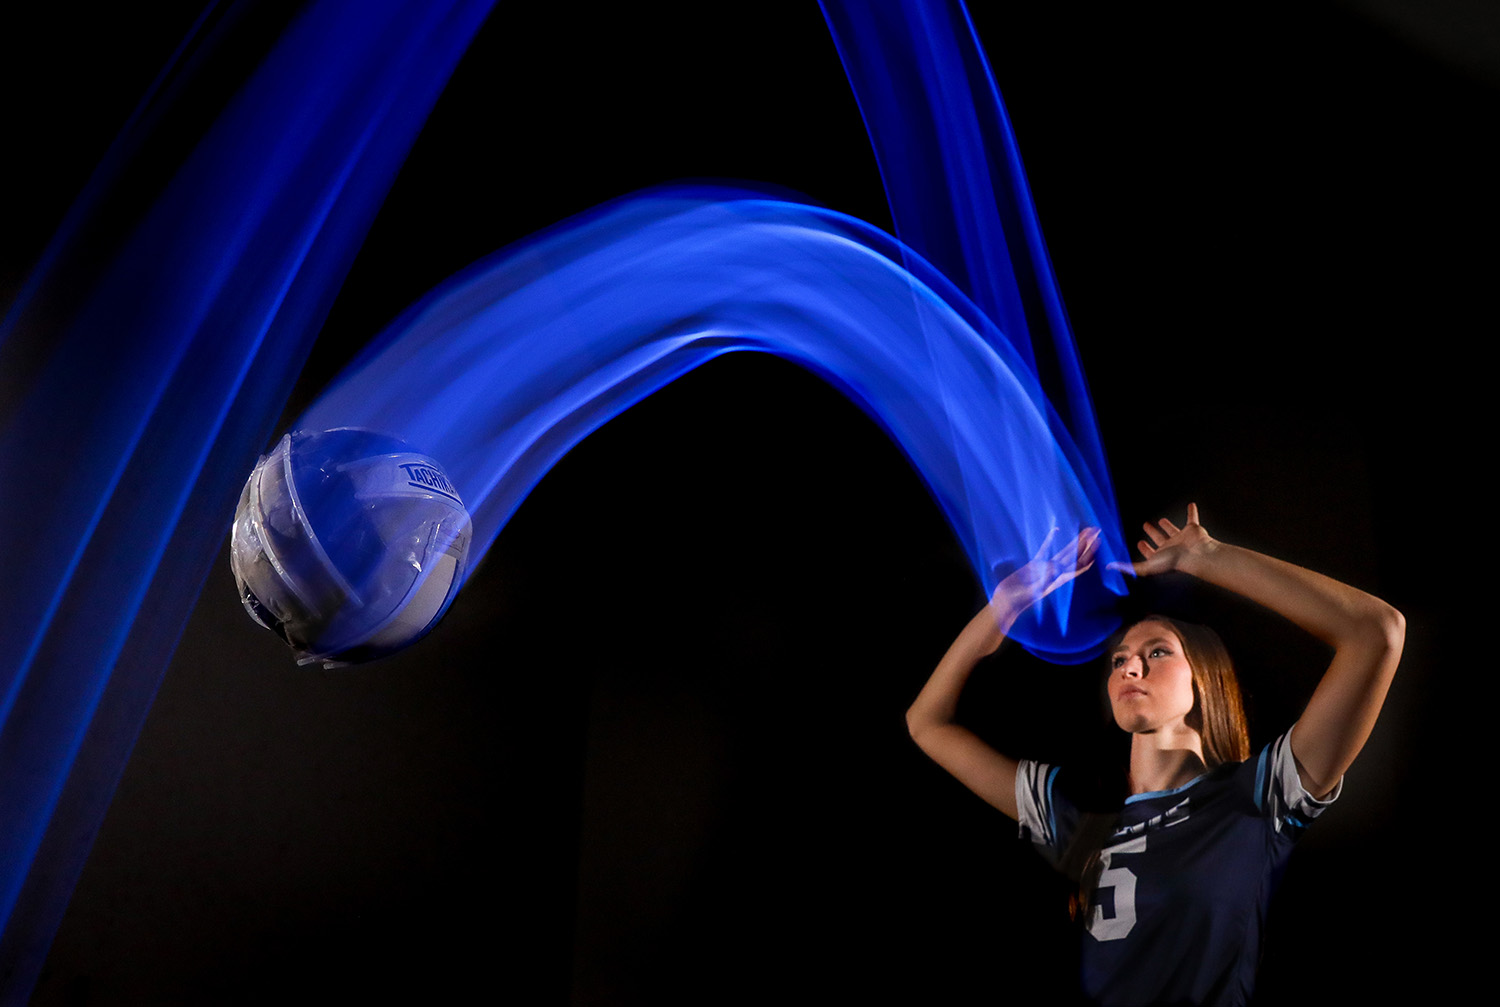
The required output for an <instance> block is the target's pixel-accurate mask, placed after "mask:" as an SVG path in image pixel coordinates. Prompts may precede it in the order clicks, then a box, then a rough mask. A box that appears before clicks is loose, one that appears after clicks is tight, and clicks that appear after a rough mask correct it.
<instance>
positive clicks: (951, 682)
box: [906, 528, 1099, 818]
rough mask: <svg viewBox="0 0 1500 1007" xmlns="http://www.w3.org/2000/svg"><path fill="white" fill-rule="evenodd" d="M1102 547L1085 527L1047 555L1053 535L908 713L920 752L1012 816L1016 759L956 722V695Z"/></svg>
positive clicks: (974, 623) (998, 594) (953, 649)
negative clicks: (1025, 616)
mask: <svg viewBox="0 0 1500 1007" xmlns="http://www.w3.org/2000/svg"><path fill="white" fill-rule="evenodd" d="M1055 533H1056V529H1054V534H1055ZM1098 541H1099V531H1098V529H1096V528H1086V529H1084V530H1083V531H1082V532H1081V533H1079V536H1078V538H1077V539H1076V540H1075V541H1073V542H1070V543H1068V545H1066V546H1065V547H1063V549H1061V550H1060V551H1058V552H1057V553H1056V554H1055V555H1051V556H1049V555H1048V552H1049V550H1050V548H1051V543H1052V535H1048V536H1047V540H1046V541H1045V542H1043V543H1042V547H1041V549H1040V550H1039V551H1038V552H1037V554H1036V556H1035V557H1034V558H1033V559H1032V560H1031V562H1029V563H1027V564H1026V565H1025V566H1023V567H1021V568H1020V569H1018V570H1016V571H1015V572H1014V573H1012V574H1011V575H1010V576H1009V577H1007V578H1005V580H1003V581H1001V583H1000V586H999V587H998V588H996V589H995V594H994V597H992V598H991V599H990V603H989V604H988V605H986V606H985V607H984V608H983V609H982V610H981V611H980V613H979V614H978V615H976V616H975V617H974V618H973V619H972V620H970V622H969V624H968V625H967V626H965V627H964V630H963V632H961V633H959V634H958V639H956V640H954V641H953V645H952V646H950V647H949V648H948V652H947V653H946V654H944V655H943V659H942V660H941V661H939V662H938V666H937V668H936V670H934V671H933V673H932V676H931V677H930V678H928V679H927V684H926V685H924V686H923V687H922V691H921V692H919V693H918V694H917V698H916V700H915V701H914V702H913V703H912V704H911V709H909V710H907V711H906V727H907V730H908V731H910V732H911V736H912V740H913V741H915V742H916V743H917V745H918V746H919V747H920V748H921V749H922V751H924V752H926V753H927V754H928V755H929V756H931V758H932V760H933V761H934V762H936V763H937V764H938V765H940V766H942V767H943V768H944V769H946V770H947V771H948V772H950V773H952V774H953V775H954V776H955V777H957V779H958V780H959V782H960V783H962V784H963V785H964V786H966V787H968V788H969V789H970V790H972V791H974V793H976V794H978V795H979V796H980V797H982V798H984V799H985V800H986V801H988V802H989V803H990V804H992V805H994V806H995V807H997V808H999V809H1000V810H1001V811H1003V812H1005V813H1006V814H1007V815H1009V816H1010V817H1012V818H1015V817H1016V816H1017V809H1016V760H1015V759H1012V758H1010V757H1009V756H1006V755H1002V754H1001V753H999V752H997V751H995V750H994V749H993V748H991V747H990V746H989V745H987V744H985V743H984V742H983V741H981V740H980V738H979V736H978V735H976V734H975V733H974V732H972V731H970V730H969V729H968V728H966V727H962V726H960V725H959V724H958V723H957V722H955V720H954V717H955V715H956V714H957V711H958V697H959V694H960V693H961V692H963V688H964V685H965V683H967V682H968V680H969V675H970V673H971V672H973V670H974V666H975V665H977V664H978V663H979V659H980V658H982V657H986V656H988V655H990V654H993V653H994V652H995V651H996V650H997V649H999V647H1000V644H1001V643H1002V642H1004V640H1005V637H1006V635H1007V634H1009V633H1010V628H1011V626H1013V625H1015V622H1016V620H1017V619H1018V618H1020V616H1021V614H1022V613H1023V612H1025V611H1026V610H1027V609H1028V608H1030V607H1031V606H1032V605H1034V604H1036V603H1037V602H1038V601H1040V600H1041V599H1043V598H1045V597H1046V596H1047V595H1049V594H1051V593H1052V592H1053V591H1055V590H1057V589H1058V588H1059V587H1061V586H1062V585H1063V584H1066V583H1067V582H1068V581H1070V580H1072V579H1073V578H1075V577H1077V576H1078V575H1079V574H1082V573H1083V572H1084V571H1086V570H1088V568H1089V567H1091V566H1093V565H1094V550H1095V546H1096V545H1097V544H1098Z"/></svg>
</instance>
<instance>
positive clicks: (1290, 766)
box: [1018, 730, 1344, 839]
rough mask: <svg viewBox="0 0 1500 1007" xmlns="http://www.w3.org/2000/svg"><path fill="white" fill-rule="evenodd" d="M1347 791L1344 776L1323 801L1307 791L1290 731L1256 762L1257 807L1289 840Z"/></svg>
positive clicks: (1264, 749) (1265, 750)
mask: <svg viewBox="0 0 1500 1007" xmlns="http://www.w3.org/2000/svg"><path fill="white" fill-rule="evenodd" d="M1018 785H1019V784H1018ZM1343 789H1344V780H1343V778H1342V777H1340V778H1339V782H1338V784H1337V785H1336V786H1335V787H1334V788H1333V793H1331V794H1329V795H1328V796H1327V797H1325V798H1323V799H1322V800H1319V799H1317V798H1315V797H1313V796H1312V795H1311V794H1309V793H1308V792H1307V790H1306V789H1305V788H1304V787H1303V786H1302V777H1301V776H1299V775H1298V774H1297V760H1296V759H1295V758H1293V757H1292V732H1291V731H1290V730H1288V731H1287V732H1286V733H1285V734H1283V735H1282V736H1281V737H1279V738H1277V739H1276V740H1275V741H1273V742H1271V743H1270V744H1269V745H1267V746H1266V747H1265V748H1263V749H1261V752H1260V756H1259V758H1257V759H1256V766H1255V801H1256V805H1257V806H1258V807H1259V808H1260V811H1261V814H1263V815H1265V816H1266V817H1267V818H1268V819H1270V820H1271V823H1272V825H1273V827H1274V828H1275V829H1276V831H1277V832H1278V833H1280V834H1282V835H1284V836H1286V837H1288V838H1289V839H1297V838H1299V837H1300V836H1301V835H1302V833H1303V832H1305V831H1307V827H1308V826H1309V825H1311V824H1312V822H1313V819H1315V818H1317V817H1318V816H1319V815H1321V814H1322V813H1323V811H1324V809H1326V808H1327V807H1328V806H1329V805H1330V804H1332V803H1333V802H1334V801H1336V800H1338V796H1339V794H1340V793H1342V792H1343Z"/></svg>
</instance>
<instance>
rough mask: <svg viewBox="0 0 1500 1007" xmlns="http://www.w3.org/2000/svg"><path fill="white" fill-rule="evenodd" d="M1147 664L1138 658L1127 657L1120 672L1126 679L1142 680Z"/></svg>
mask: <svg viewBox="0 0 1500 1007" xmlns="http://www.w3.org/2000/svg"><path fill="white" fill-rule="evenodd" d="M1145 668H1146V666H1145V664H1144V663H1143V662H1142V661H1141V659H1140V658H1138V657H1127V658H1126V659H1125V663H1124V664H1122V665H1121V666H1120V671H1121V672H1122V673H1123V674H1124V676H1125V677H1126V678H1140V677H1141V675H1142V674H1143V673H1144V671H1145Z"/></svg>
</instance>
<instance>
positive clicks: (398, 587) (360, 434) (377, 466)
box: [230, 428, 471, 665]
mask: <svg viewBox="0 0 1500 1007" xmlns="http://www.w3.org/2000/svg"><path fill="white" fill-rule="evenodd" d="M470 534H471V532H470V523H469V514H468V511H467V510H465V509H464V505H463V501H462V500H461V499H460V498H459V495H458V491H457V490H456V489H455V488H454V486H453V483H452V481H451V480H450V479H449V478H448V475H447V473H446V472H444V471H443V468H442V466H441V465H439V464H438V463H437V461H436V460H434V459H432V458H430V457H428V456H427V455H424V454H421V453H420V452H417V451H414V450H413V449H412V447H411V446H410V445H408V444H406V443H405V442H404V441H402V440H399V439H398V438H395V437H390V436H387V435H385V434H378V433H374V432H372V431H369V430H359V429H352V428H345V429H338V430H325V431H321V432H309V431H296V432H293V433H289V434H287V435H286V436H285V437H283V438H282V439H281V441H280V442H279V443H278V444H277V445H276V447H275V448H273V449H272V450H271V452H270V453H269V454H267V455H264V456H263V457H262V458H261V459H260V461H259V462H258V463H257V464H256V466H255V469H254V471H252V472H251V473H250V479H249V481H248V482H246V483H245V489H244V492H243V493H241V494H240V502H239V507H238V508H237V509H236V511H235V516H234V531H233V535H232V538H231V543H230V564H231V566H232V567H233V568H234V578H235V582H236V583H237V584H238V585H239V591H240V600H241V602H243V603H244V606H245V609H246V611H248V612H249V613H250V616H251V617H252V618H253V619H254V620H255V621H256V622H258V623H260V624H261V625H262V626H264V627H266V628H267V629H269V630H271V631H272V632H273V633H275V634H277V635H278V636H280V637H281V638H282V639H283V640H285V641H286V642H287V643H288V644H289V645H290V646H291V648H292V649H293V650H294V651H296V653H297V658H298V663H300V664H308V663H311V662H314V661H322V662H323V663H324V664H325V665H338V664H352V663H356V662H359V661H368V660H371V659H373V658H376V657H380V656H381V655H383V654H388V653H390V652H392V651H395V650H399V649H401V648H402V647H405V646H406V645H407V644H410V643H412V642H413V641H415V640H417V639H418V638H420V637H421V636H423V635H425V634H426V633H427V631H428V630H430V629H431V628H432V627H433V626H434V625H435V624H436V623H437V621H438V620H439V619H441V618H442V616H443V613H444V612H446V611H447V610H448V606H449V605H450V604H451V603H452V601H453V597H454V595H455V594H457V592H458V588H459V586H460V585H461V584H462V583H463V575H464V567H465V562H466V560H467V558H468V552H469V539H470Z"/></svg>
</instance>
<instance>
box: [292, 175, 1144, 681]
mask: <svg viewBox="0 0 1500 1007" xmlns="http://www.w3.org/2000/svg"><path fill="white" fill-rule="evenodd" d="M735 196H739V197H740V198H733V197H735ZM903 252H904V254H903ZM902 258H905V259H906V262H907V264H908V265H910V266H912V267H913V268H912V269H911V270H910V271H908V269H907V268H906V267H905V266H903V264H902V262H901V260H902ZM981 331H987V332H988V334H989V337H990V338H989V339H988V340H986V339H985V338H984V337H983V336H982V335H981ZM737 350H755V351H760V352H765V353H772V354H775V355H776V356H779V357H783V358H785V359H787V360H791V361H793V362H795V363H798V364H800V365H802V366H803V367H806V368H807V369H809V370H811V371H813V372H814V373H816V374H819V375H821V376H822V377H823V378H824V379H826V380H827V381H828V382H829V383H830V384H832V385H833V386H834V387H836V388H838V389H840V390H841V391H842V392H844V394H846V395H847V396H849V398H850V399H852V400H853V401H854V402H856V403H857V404H858V405H860V406H861V407H862V408H863V409H864V410H865V412H866V413H868V414H869V415H870V417H871V418H872V419H874V420H875V421H876V422H877V423H879V424H880V426H881V427H882V428H883V429H884V430H885V431H886V432H887V433H888V434H889V435H890V436H891V437H892V438H893V439H894V440H895V441H896V442H897V443H898V444H899V445H900V446H901V448H902V449H903V450H904V451H905V453H906V455H907V457H908V458H910V459H911V461H912V464H913V465H914V466H915V468H916V470H917V472H918V473H919V474H920V475H921V476H922V478H923V479H924V480H925V481H926V483H927V485H928V487H929V488H930V489H931V490H932V494H933V496H934V497H935V498H936V500H937V501H938V503H939V505H940V506H941V507H942V509H943V512H944V514H945V515H946V516H947V517H948V520H949V522H950V523H951V524H952V526H953V529H954V531H955V532H956V533H957V535H958V537H959V539H960V541H961V542H962V543H963V545H964V548H965V550H966V552H967V553H968V555H969V558H970V561H971V562H972V563H973V565H974V569H975V571H976V573H977V574H978V575H979V577H980V578H981V580H983V582H984V584H985V587H986V588H987V589H990V590H992V589H993V588H994V587H995V586H996V585H997V584H998V583H999V579H1000V578H1001V577H1003V576H1004V575H1005V574H1006V573H1008V572H1009V571H1010V569H1012V568H1014V566H1015V565H1016V564H1017V562H1018V561H1019V560H1020V559H1023V558H1026V557H1029V556H1030V554H1031V551H1032V550H1033V549H1034V548H1035V546H1036V544H1037V543H1040V542H1041V541H1042V540H1043V539H1044V538H1045V537H1046V536H1047V533H1048V531H1049V530H1050V529H1051V528H1053V527H1054V526H1058V527H1061V528H1062V530H1063V532H1064V533H1066V534H1067V535H1076V534H1077V532H1078V531H1079V530H1081V529H1082V528H1083V527H1084V526H1088V525H1094V526H1099V525H1105V524H1108V523H1110V521H1111V520H1112V515H1111V513H1110V509H1109V503H1108V501H1107V499H1105V498H1103V497H1101V496H1100V494H1099V492H1098V488H1097V486H1096V485H1094V484H1093V482H1092V480H1091V478H1090V473H1089V471H1088V469H1087V467H1086V466H1084V465H1083V464H1082V462H1081V459H1080V456H1079V454H1078V452H1077V450H1076V448H1075V447H1074V446H1073V444H1072V443H1071V441H1070V440H1069V439H1068V438H1067V437H1066V435H1064V436H1062V437H1061V438H1059V437H1056V436H1054V429H1056V428H1059V427H1060V425H1059V424H1057V422H1056V418H1055V417H1054V416H1052V415H1050V406H1049V405H1048V403H1047V400H1046V398H1045V396H1043V395H1042V393H1041V390H1040V388H1039V386H1038V384H1037V382H1036V377H1035V375H1034V374H1033V373H1032V371H1031V370H1030V369H1029V368H1028V367H1027V365H1026V363H1025V361H1023V360H1021V359H1020V357H1019V355H1018V354H1016V353H1015V352H1014V351H1013V350H1011V348H1010V345H1009V343H1008V342H1007V341H1006V340H1004V339H1003V338H1000V337H999V335H998V333H995V332H994V331H993V325H992V323H990V322H989V321H988V320H987V319H986V318H985V317H984V316H983V314H981V313H980V312H979V311H977V310H976V309H974V308H973V306H972V305H971V304H969V303H967V301H966V299H965V298H963V296H962V295H961V294H960V293H959V292H958V291H957V290H955V289H953V287H952V285H951V284H949V283H947V282H946V281H945V280H944V279H943V277H942V276H941V274H939V273H938V272H937V271H936V270H934V269H932V268H931V267H930V266H928V265H926V263H924V262H923V261H922V260H921V259H920V258H918V257H917V256H916V255H915V254H913V253H911V252H910V251H909V250H903V249H902V248H901V247H900V246H899V245H898V244H897V243H896V242H894V241H892V240H891V239H890V237H889V236H887V235H884V234H882V233H881V232H879V231H877V230H876V229H874V228H872V227H870V226H869V225H867V224H864V223H862V222H860V221H858V220H854V219H853V218H850V217H845V216H841V215H839V214H836V213H832V212H830V211H827V210H821V209H818V208H815V207H810V206H802V205H797V204H792V203H784V202H774V201H769V200H764V199H758V198H754V197H753V195H752V194H748V193H745V194H735V193H728V192H711V193H700V192H695V191H691V190H688V191H671V190H667V191H664V192H661V193H654V194H653V193H648V194H645V195H642V196H639V197H635V198H631V199H626V200H622V201H620V202H618V203H617V204H615V205H612V206H608V207H605V208H602V209H600V210H597V211H594V212H593V213H591V214H588V215H586V216H585V217H583V218H582V219H579V220H576V221H570V222H568V223H567V224H565V225H562V226H559V227H557V228H555V229H554V230H553V231H552V232H550V233H548V234H545V235H543V236H541V237H539V238H535V239H533V240H531V241H528V242H525V243H523V244H522V245H521V246H520V247H518V248H516V249H514V250H512V251H508V252H506V253H502V254H500V255H498V256H496V257H495V258H493V259H491V260H489V261H487V262H484V263H482V264H480V265H479V266H476V267H474V268H472V269H470V270H468V271H467V272H465V273H464V274H462V275H461V276H459V277H457V278H456V279H454V280H452V281H450V282H449V283H448V284H446V285H444V286H443V287H442V288H440V289H439V290H438V291H436V292H434V293H433V294H431V295H429V296H428V298H427V299H426V300H424V301H423V302H422V303H421V304H419V305H418V306H417V307H416V308H414V309H412V310H411V311H409V312H407V313H406V315H405V316H404V317H403V318H402V319H400V320H399V321H398V322H397V323H396V324H395V325H394V326H392V327H391V329H390V330H389V331H388V332H387V333H385V334H384V335H383V336H382V337H381V338H380V339H379V340H378V341H377V342H376V344H375V345H374V346H373V347H372V348H371V349H370V350H369V351H367V352H366V353H365V355H364V356H363V357H362V358H361V359H360V360H359V361H357V362H356V363H355V364H353V365H352V366H351V367H350V368H348V369H347V370H346V371H345V372H344V374H342V375H341V376H340V377H339V378H338V379H337V381H336V382H335V383H334V384H333V385H332V386H331V387H330V388H329V389H328V390H327V391H326V392H325V393H324V394H323V396H322V398H321V399H320V400H319V402H318V403H317V404H316V405H315V406H314V407H313V408H312V409H311V410H310V411H309V412H308V413H307V415H305V416H303V417H302V419H301V420H300V421H299V423H298V426H299V427H300V428H302V429H307V430H321V429H331V428H334V427H364V428H369V429H372V430H376V431H379V432H381V433H386V434H391V435H396V436H400V437H402V438H403V439H405V440H407V441H409V442H411V443H412V444H413V445H417V446H420V448H421V449H422V450H423V451H426V452H427V453H429V454H432V455H433V456H434V457H437V458H440V459H442V461H443V463H444V465H445V466H446V467H447V469H448V472H449V475H450V476H451V477H452V478H453V480H454V482H455V483H456V484H457V486H458V489H459V492H460V494H461V495H462V496H463V498H464V500H465V502H466V503H467V504H468V505H469V509H470V511H471V513H472V514H473V516H474V545H473V548H474V550H475V552H476V554H477V553H482V552H483V551H484V550H485V549H487V548H488V547H489V545H490V543H491V542H493V541H494V539H495V536H496V535H498V534H499V532H500V529H501V528H502V527H503V526H504V524H505V522H506V521H507V520H508V519H509V518H510V516H511V514H512V513H514V512H515V509H516V508H517V507H518V506H519V505H520V503H521V500H522V499H523V498H524V497H525V495H526V494H527V493H528V492H530V490H531V488H532V487H533V486H535V485H536V483H537V482H538V481H539V480H540V479H541V478H542V476H543V475H545V474H546V473H547V471H548V470H550V469H551V467H552V465H553V464H554V463H555V462H556V461H557V460H558V459H559V458H561V457H562V456H563V454H565V453H566V452H567V451H568V450H569V449H570V448H571V447H572V446H573V445H574V444H576V443H578V441H580V440H582V439H583V438H584V437H585V436H586V435H587V434H588V433H590V432H591V431H593V430H595V429H597V428H598V427H599V426H601V425H602V424H603V423H605V422H606V421H608V420H609V419H611V418H612V417H614V416H616V415H618V414H619V413H620V412H622V411H623V410H625V409H626V408H628V407H629V406H630V405H632V404H634V403H635V402H638V401H640V400H641V399H642V398H644V397H646V396H647V395H649V394H651V393H652V392H654V391H656V390H657V389H658V388H661V387H662V386H663V385H665V384H667V383H669V382H670V381H672V380H674V379H675V378H677V377H679V376H681V375H682V374H684V373H686V372H688V371H690V370H692V369H693V368H695V367H697V366H699V365H701V364H703V363H705V362H707V361H708V360H710V359H712V358H714V357H716V356H719V355H722V354H725V353H730V352H734V351H737ZM351 503H352V501H351ZM1120 555H1122V556H1123V553H1121V554H1120ZM1109 576H1110V577H1111V578H1117V577H1118V574H1113V573H1111V574H1110V575H1109ZM1114 583H1115V586H1116V587H1117V588H1118V587H1119V586H1120V585H1119V582H1118V580H1116V581H1114ZM1068 611H1069V608H1068V604H1067V602H1066V601H1063V602H1061V603H1060V604H1059V605H1057V606H1054V607H1052V608H1049V609H1048V610H1047V613H1046V615H1045V616H1044V618H1043V619H1042V620H1039V621H1036V622H1028V623H1027V624H1026V625H1025V626H1024V627H1019V628H1018V630H1017V631H1016V633H1015V636H1016V638H1017V639H1019V640H1020V641H1021V642H1022V643H1023V644H1024V645H1026V646H1027V647H1028V648H1029V649H1031V650H1033V651H1035V652H1037V653H1041V654H1045V655H1048V656H1050V657H1053V658H1054V659H1062V660H1066V659H1070V658H1071V659H1075V660H1076V659H1077V658H1078V656H1079V655H1080V654H1088V653H1090V652H1091V651H1092V650H1093V649H1094V648H1096V647H1097V646H1098V645H1099V644H1101V643H1102V642H1103V639H1104V636H1105V635H1107V633H1108V632H1109V631H1110V630H1111V629H1112V628H1113V624H1112V623H1111V622H1109V621H1107V620H1106V619H1105V618H1101V617H1100V616H1099V615H1098V614H1097V613H1095V614H1094V615H1093V617H1092V619H1091V621H1089V622H1087V623H1085V624H1084V625H1082V626H1079V625H1073V626H1069V625H1067V618H1066V617H1067V613H1068Z"/></svg>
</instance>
